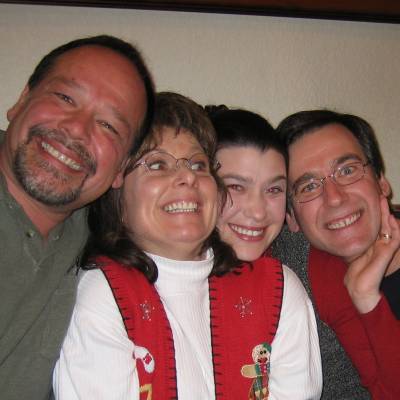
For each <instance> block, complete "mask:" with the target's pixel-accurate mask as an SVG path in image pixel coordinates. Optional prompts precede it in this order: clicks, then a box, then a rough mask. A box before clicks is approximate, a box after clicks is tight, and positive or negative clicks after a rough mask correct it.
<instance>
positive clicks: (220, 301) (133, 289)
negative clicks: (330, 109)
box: [98, 257, 283, 400]
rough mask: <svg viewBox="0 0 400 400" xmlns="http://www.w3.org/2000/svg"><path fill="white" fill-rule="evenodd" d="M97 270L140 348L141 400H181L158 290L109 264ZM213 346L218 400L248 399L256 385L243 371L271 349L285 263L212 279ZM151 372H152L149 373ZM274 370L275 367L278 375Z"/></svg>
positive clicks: (270, 262)
mask: <svg viewBox="0 0 400 400" xmlns="http://www.w3.org/2000/svg"><path fill="white" fill-rule="evenodd" d="M98 264H99V265H101V269H102V271H103V273H104V274H105V276H106V278H107V280H108V282H109V285H110V287H111V289H112V291H113V294H114V297H115V300H116V302H117V304H118V307H119V310H120V312H121V315H122V318H123V321H124V324H125V328H126V331H127V334H128V337H129V338H130V339H131V340H132V341H133V342H134V343H135V347H137V346H140V347H139V348H140V349H141V354H140V358H141V360H140V361H139V360H138V357H137V356H136V366H137V371H138V375H139V382H140V386H141V388H143V390H144V393H142V394H141V396H142V397H141V399H148V398H150V397H147V396H148V391H149V390H150V391H151V393H152V399H153V400H164V399H175V398H177V385H176V368H175V356H174V342H173V337H172V331H171V328H170V325H169V322H168V319H167V317H166V314H165V311H164V308H163V305H162V302H161V300H160V297H159V296H158V293H157V291H156V289H155V288H154V286H153V285H151V284H150V283H149V282H148V281H147V279H146V278H145V277H144V275H143V274H142V273H141V272H139V271H137V270H136V269H134V268H127V267H124V266H122V265H120V264H118V263H116V262H114V261H112V260H110V259H108V258H104V257H102V258H100V259H99V260H98ZM209 292H210V321H211V342H212V354H213V366H214V383H215V393H216V399H217V400H220V399H230V400H231V399H246V398H249V393H250V391H251V390H250V389H251V387H252V384H253V381H252V379H249V378H247V377H244V376H243V375H242V374H241V368H242V367H243V366H244V365H252V364H255V362H254V361H253V358H252V351H253V349H254V348H255V347H256V346H258V345H260V344H263V343H268V344H271V343H272V352H273V351H274V348H273V338H274V336H275V333H276V330H277V327H278V323H279V316H280V310H281V305H282V294H283V275H282V266H281V264H280V262H278V261H277V260H275V259H272V258H267V257H264V258H261V259H259V260H257V261H255V262H254V263H253V266H252V267H251V266H249V265H244V266H243V267H242V268H240V269H237V270H236V272H231V273H228V274H226V275H224V276H222V277H215V276H214V277H211V278H210V279H209ZM146 368H147V370H148V371H147V372H146ZM273 368H274V366H273V364H272V365H271V366H270V369H271V371H273Z"/></svg>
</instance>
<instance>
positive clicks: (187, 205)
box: [164, 201, 199, 213]
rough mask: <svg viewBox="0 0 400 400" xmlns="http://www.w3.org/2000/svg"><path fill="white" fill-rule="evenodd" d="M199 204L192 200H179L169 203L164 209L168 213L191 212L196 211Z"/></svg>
mask: <svg viewBox="0 0 400 400" xmlns="http://www.w3.org/2000/svg"><path fill="white" fill-rule="evenodd" d="M198 207H199V205H198V204H197V203H195V202H193V201H189V202H186V201H179V202H178V203H171V204H168V205H166V206H165V207H164V211H166V212H168V213H181V212H184V213H191V212H196V211H197V209H198Z"/></svg>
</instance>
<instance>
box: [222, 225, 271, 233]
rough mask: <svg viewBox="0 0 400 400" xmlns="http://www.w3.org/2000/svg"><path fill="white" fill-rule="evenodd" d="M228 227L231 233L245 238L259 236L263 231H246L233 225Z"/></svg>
mask: <svg viewBox="0 0 400 400" xmlns="http://www.w3.org/2000/svg"><path fill="white" fill-rule="evenodd" d="M229 226H230V227H231V229H232V230H233V231H235V232H237V233H239V234H241V235H246V236H260V235H262V234H263V232H264V229H247V228H243V227H241V226H239V225H233V224H229Z"/></svg>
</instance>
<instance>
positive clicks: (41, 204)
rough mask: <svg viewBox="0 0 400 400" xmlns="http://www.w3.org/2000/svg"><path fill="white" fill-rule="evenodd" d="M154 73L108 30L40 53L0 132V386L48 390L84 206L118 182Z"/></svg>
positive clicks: (149, 102) (29, 394)
mask: <svg viewBox="0 0 400 400" xmlns="http://www.w3.org/2000/svg"><path fill="white" fill-rule="evenodd" d="M153 101H154V89H153V83H152V79H151V76H150V73H149V71H148V70H147V67H146V65H145V63H144V61H143V59H142V56H141V55H140V53H139V52H138V50H137V49H136V48H134V47H133V46H132V45H130V44H129V43H126V42H124V41H122V40H120V39H118V38H114V37H111V36H106V35H102V36H96V37H90V38H84V39H78V40H74V41H72V42H69V43H67V44H65V45H62V46H60V47H58V48H56V49H55V50H53V51H51V52H50V53H49V54H48V55H46V56H45V57H44V58H43V59H42V60H41V61H40V63H39V64H38V66H37V67H36V69H35V71H34V72H33V74H32V75H31V77H30V78H29V81H28V84H27V85H26V87H25V89H24V90H23V92H22V93H21V95H20V98H19V99H18V101H17V102H16V104H15V105H14V106H13V107H12V108H11V109H10V110H9V111H8V113H7V118H8V121H9V125H8V128H7V130H6V132H1V133H0V171H1V174H0V216H1V224H0V243H1V252H0V270H1V280H0V393H1V398H2V399H4V400H12V399H19V400H20V399H32V400H33V399H34V400H38V399H39V400H40V399H47V398H49V395H50V390H51V389H50V388H51V374H52V369H53V366H54V364H55V361H56V359H57V358H58V354H59V350H60V347H61V342H62V340H63V336H64V333H65V331H66V329H67V326H68V322H69V319H70V315H71V312H72V307H73V304H74V299H75V289H76V284H77V277H76V268H75V266H76V265H77V261H78V256H79V253H80V251H81V249H82V247H83V245H84V244H85V241H86V238H87V225H86V211H85V208H84V207H85V205H87V204H88V203H90V202H92V201H93V200H95V199H96V198H97V197H99V196H100V195H102V194H103V193H104V192H105V191H107V190H108V189H109V188H110V187H112V188H118V187H120V186H121V184H122V181H123V175H124V170H125V167H126V165H127V163H128V162H129V158H130V156H131V155H132V154H133V153H134V152H135V151H136V149H137V148H138V147H139V146H140V144H141V141H142V140H143V137H144V135H145V134H146V132H147V128H148V126H149V123H150V121H151V118H152V112H153Z"/></svg>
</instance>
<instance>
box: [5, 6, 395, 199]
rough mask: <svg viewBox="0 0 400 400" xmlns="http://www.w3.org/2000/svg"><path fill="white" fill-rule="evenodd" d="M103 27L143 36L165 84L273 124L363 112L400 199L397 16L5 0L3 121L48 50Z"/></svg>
mask: <svg viewBox="0 0 400 400" xmlns="http://www.w3.org/2000/svg"><path fill="white" fill-rule="evenodd" d="M99 33H109V34H113V35H117V36H121V37H123V38H125V39H127V40H130V41H134V42H135V43H137V44H138V46H139V48H141V49H142V51H143V53H144V55H145V57H146V59H147V61H148V63H149V65H150V67H151V69H152V71H153V74H154V78H155V81H156V83H157V88H158V89H159V90H166V89H169V90H175V91H178V92H181V93H183V94H186V95H189V96H191V97H192V98H193V99H195V100H197V101H198V102H200V103H225V104H227V105H231V106H237V107H246V108H249V109H252V110H254V111H258V112H260V113H262V114H263V115H264V116H266V117H267V118H268V119H269V120H270V121H271V122H272V123H273V124H276V123H278V122H279V121H280V119H281V118H283V117H284V116H286V115H287V114H289V113H292V112H295V111H298V110H301V109H310V108H321V107H328V108H333V109H336V110H337V111H344V112H351V113H354V114H358V115H360V116H362V117H364V118H366V119H367V120H368V121H369V122H371V124H372V125H373V126H374V128H375V129H376V131H377V135H378V138H379V141H380V144H381V148H382V151H383V153H384V156H385V159H386V168H387V176H388V178H389V180H390V181H391V183H392V186H393V190H394V194H395V196H394V200H395V201H396V202H397V203H400V182H399V179H398V172H399V166H400V163H399V157H400V154H399V151H400V135H399V126H400V113H399V102H400V79H399V74H400V25H391V24H372V23H362V22H339V21H324V20H311V19H291V18H276V17H263V16H243V15H220V14H200V13H178V12H161V11H137V10H118V9H94V8H75V7H56V6H52V7H46V6H26V5H9V4H0V38H1V43H0V60H1V61H0V76H1V84H2V93H1V98H0V126H1V127H3V128H4V127H5V126H6V119H5V112H6V110H7V108H8V107H10V106H11V105H12V104H13V102H14V101H15V100H16V98H17V96H18V94H19V92H20V90H21V89H22V88H23V86H24V84H25V82H26V79H27V77H28V75H29V74H30V73H31V71H32V68H33V67H34V65H35V64H36V63H37V61H38V60H39V58H40V57H41V56H42V55H43V54H45V53H46V52H47V51H48V50H50V49H51V48H53V47H55V46H57V45H59V44H61V43H63V42H66V41H68V40H70V39H72V38H76V37H80V36H85V35H92V34H99Z"/></svg>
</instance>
